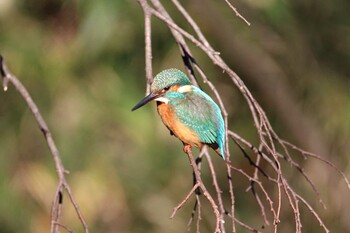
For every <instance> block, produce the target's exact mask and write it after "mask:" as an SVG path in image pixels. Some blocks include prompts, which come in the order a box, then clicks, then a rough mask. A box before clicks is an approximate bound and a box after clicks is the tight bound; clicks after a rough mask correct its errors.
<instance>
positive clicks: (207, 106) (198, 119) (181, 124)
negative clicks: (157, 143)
mask: <svg viewBox="0 0 350 233" xmlns="http://www.w3.org/2000/svg"><path fill="white" fill-rule="evenodd" d="M151 101H156V103H157V111H158V114H159V116H160V118H161V119H162V121H163V123H164V125H165V126H166V127H167V128H168V129H169V131H170V134H171V135H174V136H176V137H177V138H179V139H180V140H181V141H182V143H183V144H184V151H185V152H186V150H187V149H191V148H192V146H194V147H197V148H199V149H201V148H202V147H203V146H204V145H208V146H210V147H211V148H213V149H214V151H215V152H216V153H217V154H218V155H219V156H221V157H222V158H223V159H225V149H224V147H225V124H224V120H223V117H222V114H221V110H220V108H219V106H218V105H217V104H216V103H215V102H214V101H213V99H212V98H210V96H209V95H207V94H206V93H205V92H203V91H202V90H201V89H200V88H198V87H196V86H194V85H192V84H191V82H190V80H189V79H188V77H187V76H186V74H184V73H183V72H182V71H180V70H178V69H174V68H172V69H167V70H163V71H162V72H160V73H159V74H157V75H156V76H155V77H154V79H153V82H152V84H151V93H150V94H149V95H147V96H146V97H145V98H143V99H142V100H141V101H140V102H139V103H138V104H136V105H135V107H133V108H132V111H134V110H136V109H138V108H140V107H142V106H144V105H146V104H147V103H149V102H151Z"/></svg>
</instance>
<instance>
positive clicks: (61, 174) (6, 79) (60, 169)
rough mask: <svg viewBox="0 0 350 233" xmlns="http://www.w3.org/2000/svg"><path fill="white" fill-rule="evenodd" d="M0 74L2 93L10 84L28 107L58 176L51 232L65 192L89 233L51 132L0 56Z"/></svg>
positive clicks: (55, 230)
mask: <svg viewBox="0 0 350 233" xmlns="http://www.w3.org/2000/svg"><path fill="white" fill-rule="evenodd" d="M0 74H1V76H2V78H3V80H2V84H3V88H4V91H6V90H7V89H8V84H12V85H13V86H14V87H15V88H16V90H17V92H18V93H19V94H20V95H21V96H22V97H23V100H24V101H25V102H26V104H27V105H28V107H29V109H30V111H31V112H32V114H33V116H34V118H35V120H36V122H37V124H38V126H39V129H40V130H41V132H42V133H43V135H44V137H45V139H46V142H47V145H48V147H49V149H50V152H51V155H52V157H53V160H54V163H55V166H56V173H57V176H58V179H59V180H58V185H57V189H56V192H55V195H54V199H53V202H52V210H51V232H52V233H53V232H58V229H57V227H58V226H59V225H61V224H60V217H61V206H62V198H63V191H64V190H65V191H67V193H68V197H69V198H70V201H71V203H72V204H73V206H74V209H75V212H76V213H77V215H78V218H79V220H80V222H81V223H82V225H83V227H84V230H85V232H86V233H88V232H89V227H88V225H87V223H86V221H85V219H84V217H83V215H82V213H81V211H80V209H79V206H78V204H77V202H76V201H75V198H74V196H73V194H72V192H71V189H70V187H69V185H68V183H67V181H66V178H65V173H66V172H67V171H66V169H65V168H64V166H63V164H62V160H61V156H60V153H59V151H58V149H57V146H56V144H55V142H54V140H53V138H52V135H51V132H50V130H49V128H48V126H47V124H46V122H45V120H44V118H43V117H42V115H41V113H40V111H39V109H38V107H37V105H36V104H35V102H34V101H33V99H32V97H31V96H30V94H29V92H28V91H27V89H26V88H25V87H24V86H23V84H22V83H21V82H20V81H19V79H18V78H17V77H16V76H14V75H13V74H12V73H11V72H10V71H9V69H8V68H7V66H6V64H5V62H4V59H3V57H2V56H1V55H0Z"/></svg>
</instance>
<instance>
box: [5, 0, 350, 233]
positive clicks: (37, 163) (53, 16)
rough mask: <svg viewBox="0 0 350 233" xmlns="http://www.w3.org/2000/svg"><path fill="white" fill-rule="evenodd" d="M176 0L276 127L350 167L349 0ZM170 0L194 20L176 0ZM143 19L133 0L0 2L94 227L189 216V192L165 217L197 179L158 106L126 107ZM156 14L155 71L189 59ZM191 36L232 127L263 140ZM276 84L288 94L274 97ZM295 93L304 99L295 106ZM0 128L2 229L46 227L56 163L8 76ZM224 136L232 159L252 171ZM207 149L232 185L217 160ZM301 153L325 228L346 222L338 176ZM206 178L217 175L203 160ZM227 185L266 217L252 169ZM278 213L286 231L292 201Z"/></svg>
mask: <svg viewBox="0 0 350 233" xmlns="http://www.w3.org/2000/svg"><path fill="white" fill-rule="evenodd" d="M183 4H184V5H185V7H186V8H187V9H188V10H189V12H190V13H191V14H192V15H193V17H194V18H195V20H197V21H198V23H199V25H200V26H201V28H202V30H203V32H204V33H205V35H206V36H208V38H209V41H210V42H211V43H213V45H214V47H215V48H216V49H217V50H218V51H220V52H221V54H222V56H223V58H224V59H225V60H226V61H227V62H228V64H229V65H230V66H231V67H232V68H233V70H235V71H236V72H237V73H238V74H239V75H240V76H241V78H242V79H243V80H244V81H245V82H246V83H247V85H248V86H249V88H250V89H251V90H252V91H253V93H254V95H255V96H256V98H257V99H258V100H259V101H260V103H261V104H262V105H263V107H264V108H265V109H266V111H267V114H268V116H269V117H270V119H271V122H272V124H273V125H274V127H275V128H276V130H277V132H278V133H279V135H280V136H281V137H282V138H287V139H289V140H291V141H292V142H296V143H297V144H298V145H300V146H302V147H304V148H306V149H309V150H311V151H314V152H318V153H321V155H322V156H325V157H326V158H328V159H330V160H331V161H333V162H334V163H336V164H338V165H339V167H340V168H341V169H342V170H344V171H345V172H346V173H347V174H348V176H349V175H350V167H349V159H348V157H349V151H350V120H349V119H350V79H349V77H350V69H349V67H350V27H349V25H350V15H349V14H348V9H350V2H349V1H347V0H335V1H316V0H309V1H304V0H298V1H291V0H286V1H280V0H260V1H253V0H249V1H245V3H242V2H240V3H237V2H235V4H236V7H237V8H238V9H239V10H240V12H241V13H242V14H243V15H244V16H245V17H246V18H247V19H248V20H249V21H250V22H251V23H252V25H251V26H250V27H249V26H247V25H246V24H244V23H243V22H242V21H241V20H240V19H239V18H237V17H236V16H235V15H234V13H233V12H232V11H231V10H230V9H229V8H228V7H227V6H226V5H225V3H224V1H215V2H214V1H213V2H212V1H208V0H206V1H200V0H194V1H186V2H185V1H183ZM166 7H167V8H168V9H169V11H170V12H171V13H173V14H174V15H176V16H177V17H175V18H176V20H177V22H178V23H179V24H180V25H181V26H182V27H184V28H185V29H187V30H189V31H191V29H190V28H189V26H188V25H186V23H185V21H184V20H183V19H181V18H180V14H179V13H178V12H177V11H176V9H175V8H174V6H173V5H171V4H170V2H169V3H166ZM208 15H209V16H210V17H208ZM143 25H144V24H143V15H142V10H141V8H140V7H139V5H138V4H137V2H136V1H114V0H102V1H93V0H85V1H79V0H75V1H61V0H52V1H46V0H26V1H24V0H0V52H1V54H2V55H3V56H4V57H5V60H6V62H7V64H8V66H9V67H10V69H11V71H12V72H13V73H14V74H15V75H16V76H17V77H19V78H20V79H21V81H22V82H23V83H24V85H25V86H26V87H27V89H28V90H29V92H30V93H31V95H32V97H33V99H34V100H35V102H36V103H37V105H38V106H39V109H40V110H41V112H42V114H43V116H44V118H45V119H46V121H47V122H48V125H49V127H50V129H51V130H52V133H53V136H54V139H55V141H56V143H57V144H58V148H59V150H60V152H61V155H62V159H63V162H64V164H65V167H66V168H67V169H68V170H69V171H70V172H71V173H70V174H69V175H68V182H69V184H70V185H71V187H72V189H73V192H74V195H75V196H76V198H77V201H78V203H79V205H80V207H81V209H82V212H83V213H84V215H85V217H86V219H87V221H88V224H89V225H90V227H91V232H133V233H138V232H140V233H141V232H167V233H171V232H184V231H186V228H187V227H186V224H187V221H188V219H189V216H190V211H191V208H192V206H191V205H192V203H193V200H192V202H191V204H187V205H186V207H185V208H184V209H182V210H181V211H179V213H178V214H177V215H176V217H175V218H174V219H172V220H170V219H169V216H170V214H171V211H172V209H173V207H174V206H175V205H176V204H177V203H178V202H179V201H181V200H182V198H183V197H184V196H185V195H186V194H187V192H188V191H189V190H190V188H191V185H192V174H191V170H190V166H189V164H188V161H187V158H186V156H184V155H183V152H182V145H181V143H180V142H179V141H178V140H177V139H175V138H174V137H170V135H169V132H168V131H167V130H166V129H165V127H164V126H163V125H162V124H161V121H160V120H159V118H158V116H157V113H156V110H155V106H154V105H153V104H152V106H151V105H149V106H147V107H144V108H142V109H140V110H138V111H137V112H131V111H130V109H131V107H133V105H134V104H135V103H137V102H138V101H139V100H140V99H141V98H142V97H143V95H144V91H145V79H144V76H145V72H144V69H145V68H144V31H143V30H144V29H143ZM152 26H153V31H152V40H153V55H154V56H153V62H154V63H153V68H154V72H155V73H156V72H158V71H160V70H161V69H163V68H168V67H178V68H181V69H183V65H182V61H181V57H180V54H179V51H178V49H177V45H176V44H175V43H174V40H173V38H172V37H171V35H170V33H169V31H168V29H167V28H166V27H165V26H164V25H163V24H162V23H161V22H160V21H159V20H157V19H153V20H152ZM192 48H193V49H194V51H193V52H194V54H195V57H196V59H197V60H198V61H199V64H200V65H201V66H202V67H203V68H204V70H205V72H207V74H209V77H210V78H211V79H212V80H213V82H214V83H215V84H216V85H217V87H218V89H219V90H220V92H221V93H222V95H223V99H224V102H225V104H226V105H227V108H228V110H229V114H230V127H231V128H232V129H233V130H235V131H236V132H238V133H239V134H241V135H242V136H244V137H246V138H247V139H249V140H250V141H252V142H253V143H257V138H256V134H255V129H254V127H253V125H252V120H251V117H250V113H249V109H248V107H247V106H246V104H245V102H244V100H243V98H242V97H241V96H240V95H239V93H238V92H237V91H236V89H235V88H234V87H233V86H232V84H231V83H230V81H229V80H228V79H225V77H226V76H225V75H224V74H222V72H221V71H220V70H218V69H217V68H216V67H215V66H214V65H212V64H211V62H210V60H208V58H207V57H205V56H204V54H203V53H202V52H201V51H199V50H197V48H195V47H194V46H193V47H192ZM254 72H255V73H254ZM276 74H281V75H277V76H276ZM281 81H283V84H284V86H285V87H287V88H286V89H285V90H287V91H282V90H284V89H279V88H280V87H281V85H282V84H281V85H280V86H275V83H280V82H281ZM201 86H203V88H204V89H206V90H208V89H207V87H206V86H205V84H203V83H202V84H201ZM279 92H281V93H280V96H282V97H286V99H289V100H291V102H288V103H287V102H284V101H285V100H286V99H283V98H273V97H274V95H275V94H277V93H279ZM209 93H210V92H209ZM210 94H212V93H210ZM290 103H292V105H291V106H292V107H291V108H293V109H294V108H296V109H298V111H296V112H295V111H293V112H289V111H288V109H289V105H288V104H290ZM283 106H285V108H283ZM286 109H287V110H286ZM295 113H297V114H295ZM300 117H301V118H303V119H307V120H306V121H305V122H306V123H305V124H307V127H306V128H304V127H303V126H301V125H298V122H299V118H300ZM293 121H294V123H293ZM295 122H296V123H295ZM308 131H312V132H311V133H310V132H308ZM0 132H1V134H0V148H1V150H0V200H1V201H0V226H1V227H0V232H1V233H9V232H36V233H38V232H48V231H49V224H50V208H51V201H52V197H53V194H54V191H55V188H56V182H57V177H56V174H55V168H54V164H53V161H52V159H51V156H50V154H49V151H48V148H47V146H46V144H45V140H44V139H43V137H42V135H41V132H40V131H39V130H38V128H37V126H36V123H35V121H34V119H33V117H32V115H31V113H30V112H29V111H28V108H27V107H26V105H25V103H24V102H23V100H22V99H21V97H20V96H19V95H18V93H16V91H15V90H14V89H13V88H11V87H10V88H9V90H8V91H7V92H6V93H4V92H0ZM305 135H316V136H317V137H316V136H315V137H313V136H312V137H310V138H305V137H306V136H305ZM231 146H232V148H231V149H232V152H233V156H234V157H233V158H232V159H233V161H234V163H235V165H236V166H239V167H242V168H243V169H244V170H247V171H251V169H252V168H251V167H250V166H249V163H248V162H247V161H246V160H245V159H244V157H243V156H242V155H241V154H240V153H239V151H238V149H237V148H236V147H235V146H234V145H231ZM294 156H296V158H298V157H297V155H294ZM213 158H214V161H215V164H216V165H217V170H218V172H219V174H218V176H219V177H220V178H221V187H222V189H223V190H224V192H226V191H227V186H226V176H225V173H224V169H222V167H221V166H222V161H221V160H220V159H219V158H217V157H216V156H215V157H213ZM300 161H302V158H300ZM302 163H303V164H304V167H305V169H306V171H307V173H308V174H309V175H310V176H311V177H312V179H313V180H314V181H315V183H316V184H317V186H318V187H319V188H320V191H321V197H322V198H323V199H324V200H325V203H326V205H327V207H328V208H327V210H324V209H322V207H321V206H320V205H319V204H318V203H317V201H316V200H315V195H314V194H313V193H312V190H311V188H310V187H308V186H307V184H306V182H305V181H304V180H303V179H302V178H301V177H300V175H298V173H297V172H296V171H293V170H291V172H290V179H291V180H293V182H292V184H293V185H294V186H295V187H296V188H298V190H301V191H300V192H301V193H303V195H304V196H306V198H307V200H309V201H310V202H311V203H312V204H314V205H315V206H316V207H315V209H316V210H317V211H318V212H320V214H321V216H322V217H323V219H324V220H325V222H326V224H327V225H328V226H329V228H330V229H331V230H332V232H350V225H349V224H350V223H349V221H348V216H349V215H350V212H349V211H350V210H349V209H350V208H349V203H350V201H349V192H347V191H346V187H345V185H344V182H343V181H342V180H341V178H340V177H339V176H338V175H336V174H335V173H334V170H332V169H330V168H328V167H327V166H325V165H323V164H321V163H320V162H315V161H314V160H306V161H302ZM286 169H290V168H288V167H286ZM221 170H222V172H221ZM203 176H204V177H207V179H206V180H207V181H208V183H209V182H211V181H210V179H209V176H208V168H207V167H206V164H205V162H204V166H203ZM234 184H235V192H236V215H237V217H238V218H239V219H241V220H243V221H244V222H246V223H248V224H250V225H253V226H255V227H257V228H260V226H261V225H262V224H263V221H262V219H261V216H260V214H259V211H258V206H257V205H256V203H255V202H254V201H253V197H252V195H251V194H249V195H247V194H246V193H245V189H246V187H247V185H248V184H247V182H246V180H244V179H242V177H239V176H237V177H234ZM271 188H272V187H271ZM64 202H65V205H64V208H63V216H64V220H63V221H64V223H66V224H67V225H68V226H69V227H70V228H72V229H74V230H75V231H77V232H82V227H81V225H80V223H79V221H78V219H77V218H76V216H75V213H74V211H73V209H72V206H71V205H69V204H68V199H67V197H66V199H64ZM204 208H206V207H205V206H204ZM286 209H287V208H286ZM283 211H284V210H283ZM212 218H213V216H212V215H211V213H210V212H206V211H203V222H204V226H207V227H204V228H208V231H205V230H203V232H210V230H209V229H211V224H212V221H211V220H212ZM302 219H303V220H304V222H303V229H304V231H305V232H320V228H319V227H318V223H317V222H316V220H309V219H313V218H312V216H311V215H310V213H308V212H307V211H303V212H302ZM281 220H282V222H284V224H283V226H282V227H281V232H294V225H293V224H294V220H293V216H292V215H290V213H287V212H286V211H284V212H283V218H282V219H281ZM227 221H228V220H227ZM238 230H239V232H240V231H241V229H240V228H239V229H238ZM266 232H269V228H267V229H266Z"/></svg>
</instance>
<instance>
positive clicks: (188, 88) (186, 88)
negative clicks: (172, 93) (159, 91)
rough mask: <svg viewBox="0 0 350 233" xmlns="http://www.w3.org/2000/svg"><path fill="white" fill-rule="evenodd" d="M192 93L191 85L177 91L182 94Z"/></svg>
mask: <svg viewBox="0 0 350 233" xmlns="http://www.w3.org/2000/svg"><path fill="white" fill-rule="evenodd" d="M191 91H192V86H191V85H185V86H182V87H179V89H177V92H180V93H186V92H191Z"/></svg>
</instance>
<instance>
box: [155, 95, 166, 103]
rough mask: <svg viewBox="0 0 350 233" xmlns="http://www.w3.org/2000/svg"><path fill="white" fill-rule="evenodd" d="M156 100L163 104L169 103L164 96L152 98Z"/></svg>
mask: <svg viewBox="0 0 350 233" xmlns="http://www.w3.org/2000/svg"><path fill="white" fill-rule="evenodd" d="M154 100H156V101H159V102H163V103H165V104H168V103H169V99H167V98H165V97H158V98H156V99H154Z"/></svg>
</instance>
